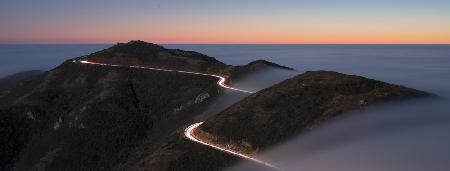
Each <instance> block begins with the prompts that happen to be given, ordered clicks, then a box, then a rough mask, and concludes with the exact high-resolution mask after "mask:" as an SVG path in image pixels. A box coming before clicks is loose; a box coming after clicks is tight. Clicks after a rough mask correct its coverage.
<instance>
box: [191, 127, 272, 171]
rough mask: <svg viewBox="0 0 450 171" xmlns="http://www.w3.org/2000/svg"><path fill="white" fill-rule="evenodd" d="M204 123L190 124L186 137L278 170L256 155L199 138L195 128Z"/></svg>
mask: <svg viewBox="0 0 450 171" xmlns="http://www.w3.org/2000/svg"><path fill="white" fill-rule="evenodd" d="M202 124H203V122H198V123H195V124H192V125H190V126H189V127H187V128H186V129H185V130H184V136H186V137H187V138H188V139H189V140H191V141H194V142H197V143H200V144H203V145H206V146H209V147H211V148H214V149H216V150H219V151H223V152H225V153H228V154H232V155H234V156H237V157H240V158H243V159H247V160H251V161H253V162H256V163H259V164H262V165H264V166H267V167H271V168H273V169H277V170H278V168H277V167H275V166H274V165H272V164H270V163H268V162H265V161H262V160H259V159H257V158H254V157H251V156H248V155H245V154H242V153H239V152H237V151H233V150H229V149H225V148H222V147H220V146H217V145H214V144H210V143H208V142H206V141H204V140H202V139H200V138H198V137H197V136H196V135H195V134H194V130H195V128H197V127H199V126H200V125H202Z"/></svg>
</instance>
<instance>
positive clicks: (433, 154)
mask: <svg viewBox="0 0 450 171" xmlns="http://www.w3.org/2000/svg"><path fill="white" fill-rule="evenodd" d="M109 46H110V45H0V59H1V60H2V62H1V63H0V77H1V76H4V75H8V74H12V73H14V72H19V71H24V70H31V69H40V70H48V69H50V68H52V67H55V66H57V65H58V64H60V63H62V62H63V61H64V60H66V59H68V58H72V57H76V56H81V55H85V54H88V53H91V52H94V51H97V50H101V49H104V48H107V47H109ZM165 47H167V48H178V49H184V50H192V51H197V52H201V53H204V54H207V55H209V56H213V57H216V58H217V59H218V60H220V61H223V62H225V63H227V64H232V65H242V64H246V63H248V62H251V61H252V60H256V59H266V60H268V61H273V62H275V63H278V64H281V65H286V66H289V67H292V68H295V69H296V71H295V72H284V71H278V70H274V71H268V72H263V73H257V74H254V75H249V76H247V77H245V78H244V79H242V80H240V81H239V82H238V83H237V84H236V85H235V86H238V87H240V88H245V89H249V90H260V89H262V88H266V87H268V86H270V85H272V84H275V83H277V82H279V81H282V80H284V79H286V78H289V77H292V76H294V75H296V74H299V73H302V72H304V71H314V70H332V71H338V72H342V73H345V74H355V75H361V76H365V77H369V78H373V79H378V80H382V81H386V82H389V83H395V84H400V85H404V86H407V87H411V88H416V89H420V90H424V91H428V92H430V93H433V94H436V95H438V96H440V99H433V100H429V99H425V100H415V101H407V102H398V103H389V104H385V105H378V106H373V107H370V108H367V109H365V110H363V111H358V112H355V113H352V114H348V115H347V116H345V117H342V118H338V119H336V120H334V121H330V122H329V123H326V124H324V125H323V126H322V127H320V128H318V129H316V130H315V131H312V132H310V133H307V134H304V135H303V134H302V135H298V136H297V137H294V138H292V139H291V140H289V141H287V142H283V143H280V144H279V145H277V146H275V147H272V148H271V149H269V150H267V151H265V152H262V153H261V154H260V157H261V158H264V159H267V160H269V161H272V162H273V163H275V164H276V165H278V166H279V167H280V168H282V169H284V170H302V171H309V170H311V171H314V170H333V171H335V170H337V171H340V170H343V171H344V170H345V171H352V170H355V171H356V170H392V171H394V170H395V171H414V170H450V162H449V161H450V146H449V144H450V134H449V133H448V131H449V130H450V102H449V101H448V98H449V97H450V45H165ZM244 97H245V96H243V95H242V94H235V93H234V92H228V93H226V94H225V95H224V96H222V97H220V98H219V99H217V101H216V102H215V103H214V104H213V105H212V106H211V107H210V108H209V109H208V110H206V111H205V112H204V113H203V114H202V115H200V116H199V117H198V119H199V120H203V119H205V118H208V117H209V116H211V115H214V114H216V113H217V112H220V111H221V110H222V109H224V108H226V107H228V106H229V105H231V104H233V103H234V102H236V101H238V100H240V99H242V98H244ZM255 168H257V169H263V168H260V167H259V166H255V164H253V163H249V162H242V163H239V164H237V165H236V166H233V167H230V168H229V170H238V171H239V170H249V169H255Z"/></svg>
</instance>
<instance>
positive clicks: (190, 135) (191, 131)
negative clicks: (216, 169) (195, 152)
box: [72, 60, 280, 170]
mask: <svg viewBox="0 0 450 171" xmlns="http://www.w3.org/2000/svg"><path fill="white" fill-rule="evenodd" d="M72 62H74V63H77V62H79V63H82V64H90V65H100V66H110V67H129V68H137V69H146V70H155V71H164V72H178V73H186V74H194V75H204V76H211V77H216V78H218V79H219V81H217V85H219V86H220V87H222V88H225V89H229V90H234V91H239V92H243V93H253V92H252V91H247V90H241V89H238V88H234V87H230V86H227V85H225V82H226V78H225V77H223V76H220V75H215V74H206V73H199V72H192V71H182V70H171V69H162V68H153V67H143V66H136V65H131V66H122V65H115V64H106V63H100V62H91V61H88V60H73V61H72ZM201 124H203V122H198V123H195V124H192V125H190V126H189V127H187V128H186V129H185V131H184V135H185V136H186V138H187V139H189V140H191V141H193V142H197V143H200V144H202V145H205V146H208V147H211V148H214V149H216V150H220V151H222V152H225V153H228V154H231V155H234V156H237V157H240V158H243V159H247V160H250V161H253V162H256V163H259V164H262V165H264V166H267V167H270V168H273V169H276V170H280V169H279V168H277V167H275V166H274V165H272V164H270V163H268V162H265V161H262V160H259V159H257V158H254V157H252V156H249V155H246V154H242V153H239V152H237V151H233V150H230V149H225V148H222V147H220V146H217V145H214V144H210V143H208V142H206V141H204V140H201V139H200V138H198V137H197V136H195V134H194V130H195V129H196V128H198V127H199V126H200V125H201Z"/></svg>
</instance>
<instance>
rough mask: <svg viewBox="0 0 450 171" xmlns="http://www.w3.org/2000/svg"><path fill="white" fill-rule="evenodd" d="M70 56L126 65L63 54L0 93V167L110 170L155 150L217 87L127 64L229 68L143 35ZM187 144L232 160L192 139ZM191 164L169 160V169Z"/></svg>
mask: <svg viewBox="0 0 450 171" xmlns="http://www.w3.org/2000/svg"><path fill="white" fill-rule="evenodd" d="M75 59H83V60H89V61H94V62H103V63H108V64H115V65H121V66H123V67H108V66H100V65H88V64H82V63H79V62H73V60H67V61H65V62H64V63H63V64H61V65H60V66H58V67H57V68H55V69H52V70H50V71H48V72H45V73H43V74H41V75H38V76H36V77H33V78H32V79H30V80H26V81H24V82H22V83H21V84H16V85H15V86H12V87H11V89H10V90H9V91H5V92H1V93H0V170H111V169H117V168H124V167H122V166H127V163H133V161H135V160H138V159H141V158H148V157H149V156H155V155H158V154H160V153H159V151H158V150H159V148H160V147H161V146H164V144H167V143H168V142H171V140H173V138H174V137H178V135H179V134H178V133H177V131H179V130H183V129H184V127H185V126H187V125H189V124H190V123H192V122H194V119H195V117H196V116H197V114H200V113H201V111H202V109H203V108H204V107H206V106H207V105H208V104H209V103H210V102H212V101H213V100H214V99H215V98H216V97H217V96H218V95H220V94H221V93H222V88H220V87H219V86H217V81H218V80H217V78H215V77H211V76H202V75H192V74H186V73H177V72H163V71H153V70H143V69H138V68H129V67H126V66H130V65H139V66H149V67H157V68H164V69H175V70H183V71H196V72H205V73H215V74H219V73H221V72H222V70H223V69H225V68H227V67H232V66H229V65H225V64H223V63H222V62H220V61H217V60H216V59H214V58H212V57H209V56H206V55H203V54H200V53H197V52H190V51H182V50H173V49H165V48H164V47H162V46H159V45H156V44H152V43H146V42H142V41H131V42H129V43H119V44H117V45H114V46H112V47H111V48H108V49H105V50H102V51H99V52H96V53H93V54H90V55H87V56H83V57H77V58H75ZM181 135H182V134H181ZM182 139H183V138H180V139H176V140H180V141H181V142H184V140H182ZM180 141H175V142H180ZM188 143H189V142H188ZM187 146H189V147H194V148H191V149H195V147H196V148H197V149H199V150H198V151H201V150H204V153H207V154H211V155H212V156H213V157H215V158H218V159H224V158H227V157H228V158H230V160H232V159H234V157H231V156H227V155H225V154H222V153H220V152H217V151H214V150H211V149H209V148H207V147H204V146H199V145H197V144H189V145H187ZM166 155H169V156H170V155H175V156H177V155H178V154H177V153H173V154H166ZM159 159H161V158H159ZM197 159H200V160H204V159H205V158H204V157H201V158H197ZM162 162H165V163H167V162H171V160H169V159H167V160H160V164H161V163H162ZM189 164H191V163H180V164H178V165H170V168H169V170H171V168H172V169H173V168H175V169H182V168H183V165H189ZM218 166H220V165H217V166H214V167H218ZM204 167H205V166H204ZM206 167H208V166H206ZM158 170H164V167H163V165H159V167H158Z"/></svg>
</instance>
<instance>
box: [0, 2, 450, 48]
mask: <svg viewBox="0 0 450 171" xmlns="http://www.w3.org/2000/svg"><path fill="white" fill-rule="evenodd" d="M136 39H140V40H145V41H149V42H155V43H162V44H165V43H205V44H208V43H224V44H226V43H244V44H245V43H253V44H259V43H262V44H291V43H299V44H303V43H307V44H311V43H319V44H321V43H326V44H333V43H338V44H345V43H363V44H370V43H383V44H385V43H386V44H390V43H407V44H413V43H419V44H421V43H436V44H441V43H442V44H449V43H450V1H449V0H127V1H124V0H73V1H69V0H0V43H115V42H127V41H129V40H136Z"/></svg>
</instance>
